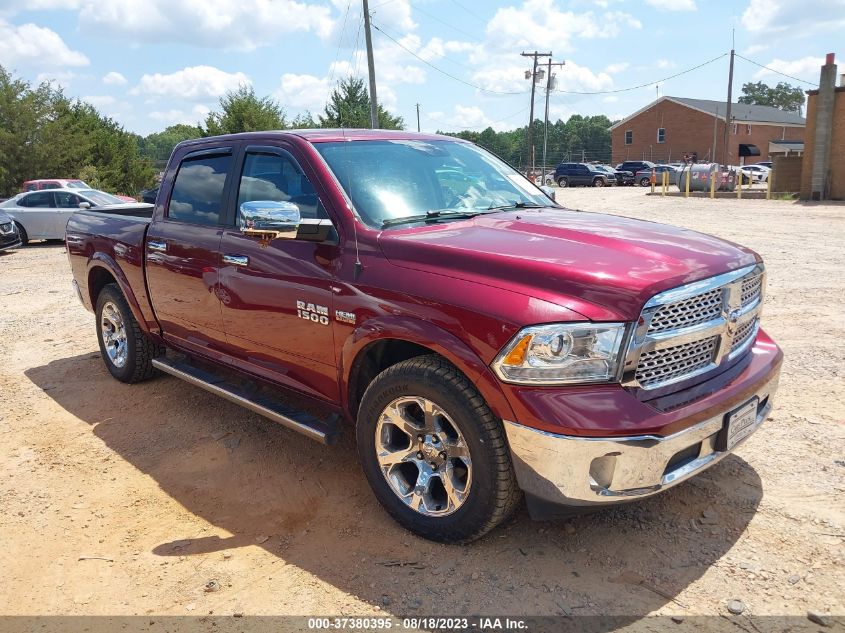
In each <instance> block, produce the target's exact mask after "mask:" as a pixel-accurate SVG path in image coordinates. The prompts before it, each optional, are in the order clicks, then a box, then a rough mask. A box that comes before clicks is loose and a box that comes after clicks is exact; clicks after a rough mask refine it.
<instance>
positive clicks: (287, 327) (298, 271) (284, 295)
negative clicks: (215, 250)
mask: <svg viewBox="0 0 845 633" xmlns="http://www.w3.org/2000/svg"><path fill="white" fill-rule="evenodd" d="M277 143H278V144H274V145H269V144H268V145H254V146H247V147H245V149H244V152H243V159H242V160H241V161H239V163H240V165H241V166H240V167H239V169H238V170H237V174H238V177H237V180H236V182H235V183H233V188H234V190H233V192H232V204H231V206H232V212H231V217H232V219H233V221H232V225H231V226H229V227H227V229H226V230H225V232H224V234H223V239H222V243H221V246H220V252H221V254H222V261H221V267H220V293H219V294H220V299H221V303H222V312H223V326H224V328H225V331H226V337H227V340H228V342H229V345H230V346H231V353H232V354H233V356H234V357H235V358H236V359H237V362H238V364H239V365H240V366H241V367H242V368H243V369H246V370H248V371H250V372H253V373H256V374H259V375H262V376H264V377H266V378H269V379H271V380H274V381H276V382H279V383H282V384H285V385H287V386H289V387H292V388H294V389H297V390H299V391H301V392H304V393H308V394H310V395H314V396H317V397H321V398H325V399H331V400H335V399H337V397H338V383H337V368H336V362H335V355H334V335H333V326H332V323H333V321H334V318H333V313H332V303H333V300H332V295H333V291H332V287H333V285H334V283H333V280H334V279H335V270H336V268H337V266H338V265H339V257H340V249H339V248H338V245H337V239H336V238H334V237H333V238H330V239H329V240H327V242H325V243H320V242H307V241H301V240H296V239H281V238H276V239H266V238H262V237H259V236H256V235H249V234H245V233H243V232H242V230H241V229H242V228H243V227H245V226H246V219H245V217H244V215H243V213H242V211H241V209H242V205H244V204H246V203H255V202H259V201H260V202H275V203H278V202H283V203H289V204H291V205H296V207H298V209H299V212H300V214H301V217H302V218H303V219H306V218H311V219H328V217H329V216H328V213H327V212H326V210H325V207H324V206H323V204H322V203H321V201H320V198H319V196H318V194H317V191H316V190H315V187H314V185H313V184H312V181H311V180H310V179H309V177H308V176H307V175H306V174H305V171H304V169H303V166H302V162H301V160H300V158H301V157H300V156H299V154H298V150H297V149H296V148H295V147H292V146H290V145H288V144H287V143H285V142H283V141H279V142H277ZM244 209H248V207H244Z"/></svg>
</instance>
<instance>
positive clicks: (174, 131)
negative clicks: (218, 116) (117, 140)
mask: <svg viewBox="0 0 845 633" xmlns="http://www.w3.org/2000/svg"><path fill="white" fill-rule="evenodd" d="M200 137H202V128H201V127H200V126H199V125H185V124H183V123H179V124H177V125H171V126H169V127H166V128H165V129H164V130H163V131H161V132H154V133H153V134H149V135H147V136H146V137H144V138H142V139H141V140H140V141H139V143H138V146H139V150H140V152H141V156H143V157H144V158H146V159H148V160H151V161H153V162H155V163H158V164H161V163H166V162H167V159H169V158H170V154H171V153H172V152H173V148H174V147H176V145H178V144H179V143H181V142H182V141H187V140H190V139H194V138H200Z"/></svg>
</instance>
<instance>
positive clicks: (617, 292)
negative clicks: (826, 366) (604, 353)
mask: <svg viewBox="0 0 845 633" xmlns="http://www.w3.org/2000/svg"><path fill="white" fill-rule="evenodd" d="M379 244H380V246H381V248H382V250H383V252H384V254H385V257H387V259H388V260H389V261H390V262H391V263H393V264H395V265H397V266H401V267H406V268H413V269H417V270H425V271H428V272H433V273H437V274H441V275H444V276H445V277H456V278H460V279H465V280H469V281H475V282H477V283H483V284H486V285H490V286H495V287H498V288H503V289H507V290H512V291H515V292H519V293H521V294H524V295H528V296H531V297H535V298H538V299H543V300H546V301H551V302H553V303H556V304H558V305H562V306H564V307H566V308H568V309H570V310H574V311H576V312H578V313H580V314H581V315H583V316H584V317H586V318H588V319H591V320H597V321H613V320H628V321H629V320H633V319H636V318H637V317H638V316H639V314H640V311H641V310H642V307H643V305H644V304H645V302H646V301H647V300H648V299H649V298H650V297H652V296H653V295H655V294H657V293H658V292H661V291H663V290H667V289H669V288H674V287H677V286H680V285H683V284H686V283H690V282H693V281H697V280H699V279H704V278H707V277H711V276H714V275H718V274H721V273H724V272H728V271H731V270H735V269H737V268H742V267H744V266H748V265H751V264H754V263H755V262H756V261H758V260H759V258H758V257H757V255H756V254H755V253H754V252H753V251H751V250H749V249H746V248H744V247H742V246H739V245H737V244H734V243H732V242H727V241H725V240H722V239H719V238H716V237H713V236H711V235H705V234H703V233H697V232H695V231H690V230H687V229H682V228H678V227H674V226H669V225H666V224H658V223H655V222H648V221H644V220H634V219H631V218H625V217H619V216H612V215H603V214H598V213H585V212H581V211H572V210H568V209H556V208H547V209H530V210H529V209H525V210H519V211H514V212H504V213H496V214H491V215H483V216H478V217H476V218H473V219H471V220H465V221H459V222H452V223H447V224H432V225H427V226H423V227H416V228H411V229H393V230H388V231H383V232H382V233H381V234H380V236H379Z"/></svg>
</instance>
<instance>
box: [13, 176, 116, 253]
mask: <svg viewBox="0 0 845 633" xmlns="http://www.w3.org/2000/svg"><path fill="white" fill-rule="evenodd" d="M115 204H125V203H124V202H123V200H121V199H120V198H118V197H116V196H113V195H111V194H110V193H106V192H105V191H97V190H96V189H69V188H64V189H42V190H41V191H27V192H25V193H19V194H18V195H16V196H15V197H14V198H10V199H9V200H6V201H5V202H3V203H0V209H2V210H3V211H5V212H6V213H8V214H9V215H10V216H11V217H12V219H13V220H14V221H15V224H16V225H17V228H18V232H19V233H20V237H21V242H23V244H24V245H26V243H27V242H28V241H29V240H63V239H65V227H66V226H67V221H68V219H69V218H70V216H71V215H72V214H73V213H75V212H76V211H79V209H80V208H84V209H87V208H95V207H103V206H110V205H115Z"/></svg>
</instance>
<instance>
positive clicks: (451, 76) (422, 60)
mask: <svg viewBox="0 0 845 633" xmlns="http://www.w3.org/2000/svg"><path fill="white" fill-rule="evenodd" d="M370 24H371V25H372V27H373V28H374V29H375V30H376V31H378V32H379V33H381V34H382V35H384V36H385V37H386V38H387V39H389V40H390V41H391V42H393V43H394V44H396V46H398V47H399V48H401V49H402V50H404V51H405V52H406V53H409V54H411V55H413V56H414V57H416V58H417V59H418V60H420V61H421V62H422V63H423V64H425V65H426V66H428V67H430V68H433V69H434V70H436V71H437V72H439V73H440V74H441V75H445V76H446V77H449V79H454V80H455V81H457V82H459V83H462V84H464V85H465V86H469V87H470V88H475V89H476V90H480V91H481V92H489V93H490V94H495V95H524V94H528V91H526V90H521V91H518V92H514V91H511V92H508V91H504V90H491V89H489V88H482V87H481V86H477V85H475V84H473V83H470V82H469V81H465V80H463V79H461V78H460V77H455V75H453V74H451V73H448V72H446V71H445V70H443V69H442V68H438V67H437V66H435V65H434V64H432V63H431V62H430V61H428V60H426V59H423V58H422V57H420V56H419V55H417V54H416V53H415V52H414V51H412V50H411V49H409V48H408V47H407V46H405V45H404V44H402V43H400V42H399V41H398V40H396V39H395V38H394V37H391V36H390V34H389V33H386V32H385V31H384V30H382V29H381V28H380V27H379V25H378V24H376V23H375V22H372V21H371V22H370Z"/></svg>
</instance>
